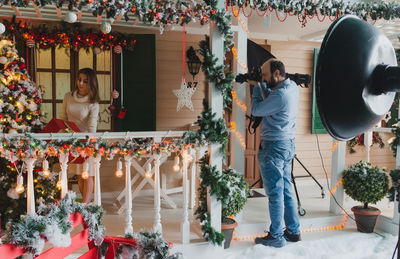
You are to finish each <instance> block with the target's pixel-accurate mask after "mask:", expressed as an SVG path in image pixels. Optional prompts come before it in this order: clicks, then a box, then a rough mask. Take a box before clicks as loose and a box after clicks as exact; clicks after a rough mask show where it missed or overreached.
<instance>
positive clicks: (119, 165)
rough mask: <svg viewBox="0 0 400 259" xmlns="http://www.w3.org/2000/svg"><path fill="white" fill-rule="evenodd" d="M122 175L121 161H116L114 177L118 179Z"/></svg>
mask: <svg viewBox="0 0 400 259" xmlns="http://www.w3.org/2000/svg"><path fill="white" fill-rule="evenodd" d="M122 175H123V172H122V162H121V160H118V163H117V170H116V171H115V176H116V177H118V178H120V177H121V176H122Z"/></svg>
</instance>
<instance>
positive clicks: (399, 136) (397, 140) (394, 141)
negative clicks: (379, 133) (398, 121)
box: [388, 126, 400, 157]
mask: <svg viewBox="0 0 400 259" xmlns="http://www.w3.org/2000/svg"><path fill="white" fill-rule="evenodd" d="M392 133H393V134H394V137H392V138H390V139H389V140H388V143H389V145H390V149H391V150H392V152H393V156H394V157H396V154H397V146H398V145H400V128H399V126H396V127H395V128H394V129H392Z"/></svg>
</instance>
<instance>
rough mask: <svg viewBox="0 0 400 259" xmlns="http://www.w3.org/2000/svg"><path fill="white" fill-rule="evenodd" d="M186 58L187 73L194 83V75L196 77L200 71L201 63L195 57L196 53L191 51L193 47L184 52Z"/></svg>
mask: <svg viewBox="0 0 400 259" xmlns="http://www.w3.org/2000/svg"><path fill="white" fill-rule="evenodd" d="M186 56H187V58H188V61H187V62H186V63H187V65H188V68H189V73H190V74H191V75H192V76H193V81H194V77H195V75H197V74H198V73H199V71H200V67H201V61H200V59H199V57H198V56H197V55H196V51H195V50H194V49H193V47H190V48H189V49H188V50H187V51H186Z"/></svg>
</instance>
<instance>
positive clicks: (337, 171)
mask: <svg viewBox="0 0 400 259" xmlns="http://www.w3.org/2000/svg"><path fill="white" fill-rule="evenodd" d="M335 142H336V140H333V143H335ZM345 161H346V141H339V144H338V145H337V146H336V148H335V150H334V151H333V152H332V171H331V188H333V187H334V186H336V184H337V183H338V182H339V180H340V178H341V177H342V172H343V170H344V166H345ZM333 195H334V196H335V198H336V201H337V202H338V203H339V205H340V206H342V207H343V198H344V191H343V185H340V186H338V188H337V189H336V192H335V193H333ZM329 211H330V212H332V213H334V214H336V215H339V214H341V212H342V209H341V208H340V207H339V206H338V205H337V204H336V202H335V200H334V199H333V197H332V196H330V205H329Z"/></svg>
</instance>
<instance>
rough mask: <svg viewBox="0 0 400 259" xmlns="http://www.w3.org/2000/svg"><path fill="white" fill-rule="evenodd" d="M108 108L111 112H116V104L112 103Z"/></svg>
mask: <svg viewBox="0 0 400 259" xmlns="http://www.w3.org/2000/svg"><path fill="white" fill-rule="evenodd" d="M108 109H109V110H110V111H111V112H114V111H115V106H114V104H111V105H110V106H109V107H108Z"/></svg>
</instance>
